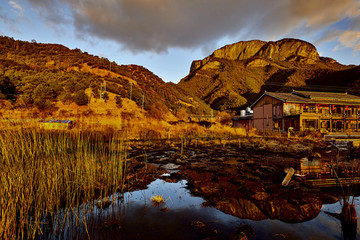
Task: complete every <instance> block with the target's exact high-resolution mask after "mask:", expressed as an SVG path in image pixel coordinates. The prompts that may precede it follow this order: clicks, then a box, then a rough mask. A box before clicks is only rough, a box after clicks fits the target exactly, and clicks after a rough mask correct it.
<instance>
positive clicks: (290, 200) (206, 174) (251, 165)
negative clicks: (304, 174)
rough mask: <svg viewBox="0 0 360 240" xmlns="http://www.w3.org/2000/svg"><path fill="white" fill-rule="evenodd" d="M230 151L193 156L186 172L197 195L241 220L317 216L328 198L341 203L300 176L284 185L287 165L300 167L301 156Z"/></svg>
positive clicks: (291, 219) (301, 219)
mask: <svg viewBox="0 0 360 240" xmlns="http://www.w3.org/2000/svg"><path fill="white" fill-rule="evenodd" d="M229 149H230V147H228V149H227V150H224V151H222V150H220V149H216V153H212V154H210V153H209V152H208V154H207V156H208V157H209V159H206V160H204V159H201V160H199V159H197V160H198V161H200V162H196V160H195V159H191V162H192V164H191V166H188V169H187V170H185V173H184V175H185V178H186V179H188V181H189V183H188V185H189V188H190V189H191V193H192V194H194V195H196V196H201V197H203V198H204V199H205V200H206V201H207V205H209V206H214V207H216V208H217V209H219V210H221V211H223V212H225V213H227V214H231V215H233V216H236V217H239V218H241V219H251V220H263V219H278V220H281V221H283V222H287V223H297V222H304V221H308V220H310V219H313V218H315V217H316V216H317V215H318V214H319V213H320V209H321V207H322V204H323V202H324V201H326V202H335V201H337V199H335V198H334V197H331V196H329V195H327V194H326V193H324V192H321V191H319V190H316V189H312V188H309V187H308V185H307V184H306V183H305V182H304V181H303V179H302V178H300V177H296V176H294V177H293V178H292V180H291V181H290V183H289V185H288V186H287V187H283V186H282V184H281V183H282V181H283V179H284V177H285V176H286V174H285V173H284V168H287V167H294V168H296V167H297V166H299V165H300V162H299V161H300V160H299V159H293V158H287V157H280V156H272V155H271V153H269V152H268V153H266V154H267V156H266V157H265V156H262V157H261V158H258V157H256V156H255V157H254V154H250V153H249V152H246V153H242V152H241V151H238V150H237V151H234V154H229V153H228V151H230V150H229ZM233 150H234V149H233ZM209 151H211V150H209ZM203 152H204V150H203ZM235 152H236V154H235ZM242 154H244V155H242ZM210 156H211V157H210ZM199 158H201V156H199ZM201 161H205V162H207V164H206V163H201Z"/></svg>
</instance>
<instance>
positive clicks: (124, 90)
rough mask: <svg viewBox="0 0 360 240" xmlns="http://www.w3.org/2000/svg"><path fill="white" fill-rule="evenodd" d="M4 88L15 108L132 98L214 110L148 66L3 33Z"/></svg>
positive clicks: (0, 91)
mask: <svg viewBox="0 0 360 240" xmlns="http://www.w3.org/2000/svg"><path fill="white" fill-rule="evenodd" d="M105 85H106V87H105ZM0 86H1V87H0V99H3V100H8V102H10V103H12V104H13V106H14V107H15V108H18V107H20V108H21V107H27V108H29V107H31V108H32V107H36V108H38V109H40V110H46V109H50V110H51V109H52V108H54V107H55V106H58V105H59V103H61V104H65V105H69V104H71V103H72V102H76V103H77V104H78V105H86V104H87V103H88V100H89V99H88V98H91V99H90V100H91V101H90V102H91V103H92V102H96V101H100V98H101V100H102V101H105V102H106V101H108V100H109V102H116V103H117V104H118V105H119V106H121V103H122V100H124V99H128V100H129V99H131V101H134V102H135V103H136V104H137V105H138V106H139V108H142V107H144V109H145V110H149V109H151V107H152V106H154V105H155V106H159V105H160V107H161V105H163V106H164V104H165V106H166V108H167V109H168V110H170V111H171V112H176V111H178V110H179V109H185V111H187V112H197V111H198V112H203V111H204V112H205V111H209V107H208V105H206V104H204V102H203V101H202V100H200V99H197V98H196V97H193V96H191V95H189V94H187V93H185V92H183V91H182V90H180V91H178V90H177V88H176V86H175V85H174V84H169V83H165V82H164V81H163V80H162V79H160V78H159V77H158V76H156V75H155V74H153V73H152V72H151V71H149V70H148V69H146V68H144V67H141V66H137V65H117V64H116V63H115V62H110V61H109V60H108V59H106V58H100V57H97V56H93V55H90V54H88V53H87V52H82V51H81V50H80V49H74V50H70V49H68V48H67V47H65V46H62V45H58V44H42V43H36V42H35V41H33V42H25V41H18V40H14V39H13V38H10V37H0ZM105 90H106V91H105ZM84 92H85V93H86V95H85V94H84ZM110 100H112V101H110ZM143 100H144V101H143ZM90 105H91V104H90ZM114 107H115V106H114ZM162 108H164V107H162Z"/></svg>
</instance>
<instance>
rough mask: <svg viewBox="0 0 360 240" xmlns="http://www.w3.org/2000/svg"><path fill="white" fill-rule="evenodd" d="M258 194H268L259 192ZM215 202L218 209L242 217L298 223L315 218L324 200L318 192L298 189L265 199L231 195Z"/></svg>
mask: <svg viewBox="0 0 360 240" xmlns="http://www.w3.org/2000/svg"><path fill="white" fill-rule="evenodd" d="M256 195H259V196H261V195H267V194H266V193H265V192H258V193H256ZM241 197H242V198H241ZM210 201H214V200H210ZM214 204H215V207H216V208H217V209H219V210H221V211H223V212H225V213H227V214H231V215H233V216H236V217H239V218H242V219H251V220H263V219H268V218H270V219H278V220H281V221H283V222H288V223H297V222H304V221H308V220H311V219H313V218H315V217H316V216H317V215H318V214H319V212H320V209H321V206H322V201H321V200H320V198H319V197H318V196H316V194H309V193H307V194H304V193H303V192H302V191H298V192H292V193H291V194H281V195H279V196H276V197H269V198H265V199H263V200H255V199H253V198H248V197H246V196H237V197H230V198H226V199H221V200H219V201H217V200H216V201H215V202H214Z"/></svg>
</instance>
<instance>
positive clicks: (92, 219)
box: [47, 180, 360, 239]
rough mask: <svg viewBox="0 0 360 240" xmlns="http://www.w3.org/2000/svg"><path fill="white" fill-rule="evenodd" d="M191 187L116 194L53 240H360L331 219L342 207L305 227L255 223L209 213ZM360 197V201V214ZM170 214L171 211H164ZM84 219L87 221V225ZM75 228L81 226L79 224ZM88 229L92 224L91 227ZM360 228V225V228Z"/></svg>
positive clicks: (159, 184)
mask: <svg viewBox="0 0 360 240" xmlns="http://www.w3.org/2000/svg"><path fill="white" fill-rule="evenodd" d="M186 184H187V182H186V181H179V182H177V183H168V182H164V181H163V180H156V181H154V182H152V183H151V184H150V185H149V186H148V188H147V189H146V190H140V191H135V192H131V193H125V194H124V195H120V194H115V195H114V196H113V197H111V198H110V199H111V200H112V203H111V205H110V206H109V207H108V208H106V209H100V208H97V207H96V206H94V207H93V210H92V211H91V212H89V213H87V214H83V211H82V210H83V209H79V211H74V213H75V212H76V213H77V214H76V216H75V217H74V220H75V219H80V222H78V224H71V225H70V226H69V227H67V228H66V231H65V233H64V234H62V235H55V234H51V235H47V237H48V238H49V239H88V236H90V238H91V239H203V238H212V239H232V238H233V237H234V236H235V235H236V234H239V230H241V231H242V229H244V226H245V229H253V231H254V234H253V235H252V237H251V239H360V236H359V234H358V232H359V229H358V228H359V227H357V229H356V232H355V233H354V232H353V233H352V234H350V236H349V235H346V234H343V232H342V225H341V222H340V221H339V220H338V219H336V218H334V217H332V216H329V215H328V214H326V213H325V211H327V212H333V213H340V211H341V205H340V203H339V202H337V203H335V204H328V205H323V206H322V208H321V212H320V213H319V214H318V215H317V217H316V218H314V219H312V220H310V221H306V222H302V223H292V224H289V223H285V222H282V221H279V220H270V219H266V220H261V221H254V220H248V219H240V218H237V217H234V216H231V215H227V214H225V213H223V212H221V211H219V210H217V209H215V208H213V207H204V206H203V203H204V200H203V199H202V198H199V197H193V196H191V194H190V193H189V191H188V190H187V189H186V188H185V187H186ZM154 195H161V196H163V197H164V199H166V202H165V203H164V204H162V205H160V206H154V205H153V204H152V202H151V201H150V198H151V196H154ZM359 199H360V198H359V197H357V198H355V203H356V204H355V206H356V211H357V213H358V214H359V211H360V209H359ZM165 208H168V209H167V210H164V209H165ZM82 219H86V222H85V221H83V220H82ZM74 222H75V221H74ZM85 223H86V224H85ZM358 226H360V224H358Z"/></svg>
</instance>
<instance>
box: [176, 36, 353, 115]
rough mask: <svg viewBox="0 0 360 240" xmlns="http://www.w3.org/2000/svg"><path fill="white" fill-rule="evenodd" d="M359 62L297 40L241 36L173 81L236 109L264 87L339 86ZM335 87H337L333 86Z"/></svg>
mask: <svg viewBox="0 0 360 240" xmlns="http://www.w3.org/2000/svg"><path fill="white" fill-rule="evenodd" d="M358 69H359V67H357V66H345V65H342V64H339V63H337V62H336V61H335V60H333V59H330V58H325V57H320V56H319V53H318V52H317V50H316V47H315V46H314V45H313V44H311V43H308V42H306V41H303V40H299V39H291V38H285V39H282V40H278V41H269V42H265V41H261V40H251V41H241V42H237V43H234V44H230V45H226V46H224V47H222V48H219V49H217V50H215V51H214V52H213V53H212V54H211V55H210V56H208V57H206V58H204V59H202V60H197V61H193V63H192V65H191V68H190V73H189V75H188V76H186V77H184V78H183V79H182V80H181V81H180V83H179V86H181V87H182V88H183V89H186V90H187V91H188V92H191V93H192V94H194V95H196V96H199V97H200V98H201V99H203V100H204V101H205V102H206V103H209V104H210V105H211V107H213V108H215V109H219V110H225V109H236V108H239V107H244V106H245V105H248V104H249V103H248V101H249V102H251V101H254V100H255V99H256V98H257V97H258V96H259V95H260V94H261V93H262V92H263V91H264V90H272V91H278V90H282V91H287V90H288V89H289V88H291V89H295V88H297V89H308V88H309V89H313V88H315V86H317V88H319V89H322V87H319V86H326V87H327V89H328V85H331V86H334V87H336V86H337V85H338V84H339V80H340V79H341V80H342V85H343V86H342V87H341V88H344V87H345V86H346V88H349V87H352V86H354V85H355V83H356V84H358V83H359V81H360V80H359V73H360V72H358ZM336 88H337V87H336Z"/></svg>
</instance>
